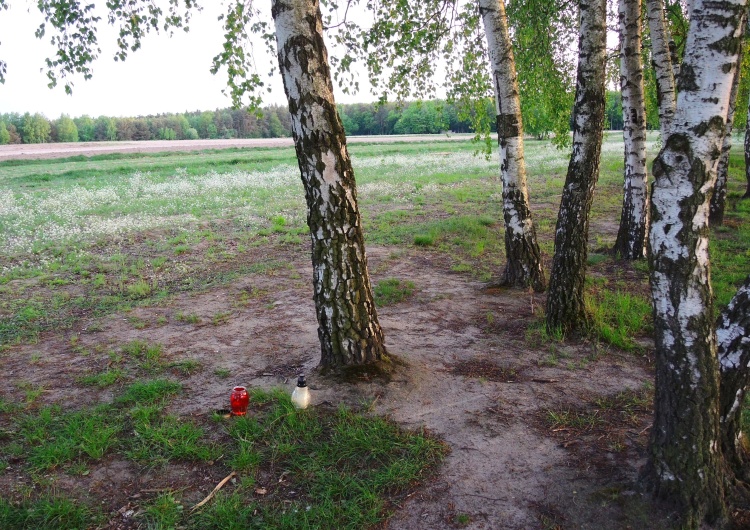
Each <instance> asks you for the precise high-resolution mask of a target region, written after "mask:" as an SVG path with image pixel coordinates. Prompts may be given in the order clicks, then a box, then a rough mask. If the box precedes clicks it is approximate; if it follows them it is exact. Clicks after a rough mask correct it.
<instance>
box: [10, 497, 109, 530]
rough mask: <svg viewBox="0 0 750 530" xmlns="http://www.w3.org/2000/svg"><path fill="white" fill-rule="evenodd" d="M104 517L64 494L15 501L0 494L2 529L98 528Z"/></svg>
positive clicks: (64, 529)
mask: <svg viewBox="0 0 750 530" xmlns="http://www.w3.org/2000/svg"><path fill="white" fill-rule="evenodd" d="M102 519H103V517H102V515H101V514H97V513H95V512H93V511H92V510H91V509H90V508H88V507H87V506H84V505H82V504H79V503H76V502H74V501H72V500H70V499H67V498H65V497H59V496H58V497H48V496H45V497H42V498H39V499H36V500H24V501H23V502H21V503H14V502H11V501H10V500H6V499H4V498H2V497H0V528H7V529H8V530H10V529H13V528H19V529H21V528H44V529H49V530H68V529H71V528H93V527H98V526H99V523H100V522H101V521H102Z"/></svg>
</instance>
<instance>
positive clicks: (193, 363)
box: [169, 359, 203, 376]
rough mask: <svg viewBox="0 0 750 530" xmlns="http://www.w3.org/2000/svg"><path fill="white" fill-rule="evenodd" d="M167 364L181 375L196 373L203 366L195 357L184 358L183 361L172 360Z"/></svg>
mask: <svg viewBox="0 0 750 530" xmlns="http://www.w3.org/2000/svg"><path fill="white" fill-rule="evenodd" d="M169 366H170V367H171V368H173V369H175V370H176V371H178V372H179V373H181V374H182V375H187V376H190V375H193V374H195V373H198V372H199V371H200V370H201V369H202V368H203V365H201V363H200V361H198V360H196V359H185V360H184V361H178V362H174V363H172V364H170V365H169Z"/></svg>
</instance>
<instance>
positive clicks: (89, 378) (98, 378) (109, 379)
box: [78, 368, 125, 388]
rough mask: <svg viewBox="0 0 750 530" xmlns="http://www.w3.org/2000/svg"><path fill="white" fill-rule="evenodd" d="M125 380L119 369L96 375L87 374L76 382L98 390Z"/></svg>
mask: <svg viewBox="0 0 750 530" xmlns="http://www.w3.org/2000/svg"><path fill="white" fill-rule="evenodd" d="M124 378H125V373H124V372H123V371H122V370H121V369H119V368H114V369H111V370H110V369H108V370H105V371H103V372H100V373H98V374H88V375H84V376H82V377H80V378H79V379H78V382H79V383H81V384H82V385H86V386H96V387H99V388H106V387H108V386H112V385H114V384H115V383H117V382H119V381H122V380H123V379H124Z"/></svg>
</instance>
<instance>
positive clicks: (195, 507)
mask: <svg viewBox="0 0 750 530" xmlns="http://www.w3.org/2000/svg"><path fill="white" fill-rule="evenodd" d="M236 474H237V473H235V472H234V471H232V472H231V473H229V475H227V476H226V477H224V480H222V481H221V482H219V483H218V484H217V485H216V487H215V488H214V490H213V491H212V492H211V493H209V494H208V496H207V497H206V498H205V499H203V500H202V501H201V502H199V503H198V504H196V505H195V506H193V507H192V509H191V510H190V511H191V512H194V511H195V510H197V509H198V508H200V507H201V506H203V505H204V504H206V503H207V502H208V501H210V500H211V499H212V498H213V496H214V495H216V492H217V491H219V490H220V489H221V488H223V487H224V484H226V483H227V482H229V479H231V478H232V477H233V476H235V475H236Z"/></svg>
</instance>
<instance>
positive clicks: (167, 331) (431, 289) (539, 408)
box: [0, 245, 660, 530]
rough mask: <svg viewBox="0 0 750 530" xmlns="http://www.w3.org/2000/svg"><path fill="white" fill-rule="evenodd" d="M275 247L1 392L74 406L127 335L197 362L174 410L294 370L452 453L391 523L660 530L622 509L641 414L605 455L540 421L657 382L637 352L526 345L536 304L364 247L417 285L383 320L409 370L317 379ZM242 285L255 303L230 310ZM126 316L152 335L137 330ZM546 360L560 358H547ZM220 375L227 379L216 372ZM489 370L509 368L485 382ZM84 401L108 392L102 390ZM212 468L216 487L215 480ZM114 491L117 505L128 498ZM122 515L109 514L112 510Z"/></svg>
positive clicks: (47, 347)
mask: <svg viewBox="0 0 750 530" xmlns="http://www.w3.org/2000/svg"><path fill="white" fill-rule="evenodd" d="M284 252H286V254H285V255H279V256H276V258H278V259H281V260H283V261H285V262H287V263H289V264H290V267H289V268H287V269H283V270H280V271H274V273H273V274H268V273H266V274H250V275H247V276H244V277H241V278H239V279H238V280H237V281H236V282H234V283H232V284H231V285H229V286H225V287H221V288H216V289H211V290H208V291H205V292H202V293H198V294H195V293H190V294H185V295H182V296H180V297H178V298H177V299H176V300H174V301H173V302H171V303H169V305H167V306H160V307H151V308H149V307H146V308H138V309H136V310H134V311H132V312H131V313H129V314H128V315H122V314H119V315H113V316H111V317H106V318H104V319H103V320H101V321H97V326H93V325H92V324H93V323H94V322H93V321H88V322H81V323H80V325H79V327H78V328H77V329H76V330H73V331H71V332H65V333H50V334H48V335H46V336H44V337H42V339H41V341H40V342H39V343H38V344H32V345H24V346H20V347H16V348H13V349H12V350H11V351H10V352H6V354H4V358H3V361H2V364H1V365H0V395H6V396H7V395H11V394H12V393H13V392H14V387H13V382H14V381H18V380H19V379H23V380H24V381H27V382H28V383H30V384H31V385H43V386H44V388H46V389H48V391H47V392H48V393H47V396H48V397H49V399H50V400H51V401H59V402H62V403H68V404H69V403H76V404H77V405H76V406H80V405H81V404H82V403H85V402H86V401H89V400H91V399H92V392H91V389H90V388H87V387H81V386H78V385H76V384H74V381H75V380H76V378H77V377H79V376H80V375H82V374H84V373H90V372H91V371H96V372H98V371H101V370H103V369H105V367H106V365H107V363H108V361H109V359H108V356H107V354H106V353H104V352H105V351H106V349H107V348H110V347H111V348H116V347H117V345H120V344H123V343H127V342H129V341H132V340H136V339H138V340H145V341H149V342H159V343H161V344H163V345H164V347H165V351H166V354H167V358H168V361H170V362H174V361H180V360H186V359H195V360H198V361H200V362H201V364H202V365H203V366H204V367H205V368H204V369H203V370H202V371H200V372H198V373H196V374H194V375H192V376H190V377H182V378H181V381H182V383H183V385H184V388H185V389H186V390H185V394H184V395H183V396H182V397H181V399H180V400H178V404H177V405H175V412H178V413H179V414H181V415H189V416H196V415H198V416H199V415H204V414H207V413H210V411H213V410H216V409H217V408H222V406H226V405H225V403H224V402H225V401H226V398H227V395H228V392H229V389H231V388H232V386H233V385H234V384H245V385H249V386H259V387H266V388H270V387H275V386H282V387H284V388H286V389H287V390H288V391H291V390H292V388H293V384H294V378H295V375H296V373H298V372H299V371H305V372H307V373H308V380H309V381H310V384H311V388H312V394H313V403H314V405H315V406H331V405H333V406H336V405H337V404H339V403H342V402H344V403H351V404H354V405H360V406H361V405H362V404H363V403H370V404H372V410H373V411H374V412H375V413H378V414H386V415H389V416H391V417H392V418H394V419H395V420H396V421H397V422H399V423H400V424H402V425H404V426H405V427H408V428H427V429H429V430H430V431H432V432H433V433H435V434H437V435H438V436H440V437H442V438H443V439H444V440H445V441H446V442H447V444H448V445H449V447H450V451H451V452H450V454H449V456H448V457H447V459H446V461H445V463H444V465H443V467H442V469H441V471H440V474H439V476H438V477H437V479H436V480H434V481H433V482H432V483H430V484H428V485H427V486H426V487H425V488H423V489H421V490H420V491H419V492H417V493H416V494H415V495H413V496H411V497H410V498H408V499H405V500H404V502H403V504H402V505H401V506H398V507H396V513H395V516H394V517H393V518H392V519H391V520H390V521H389V523H388V525H387V527H388V528H391V529H394V530H414V529H451V528H472V529H509V530H511V529H512V530H521V529H534V528H547V529H553V528H588V529H592V530H600V529H608V528H613V529H614V528H617V529H620V528H657V527H660V526H659V525H657V523H656V522H655V520H652V519H650V517H651V516H648V517H649V518H647V521H649V522H647V523H645V524H640V525H638V524H636V525H633V515H632V513H630V512H629V510H630V508H628V505H627V504H624V503H623V502H622V501H623V499H624V500H626V501H629V500H632V499H636V500H637V502H640V500H638V499H640V498H641V494H640V493H636V491H635V485H634V479H635V477H636V475H637V468H638V466H639V465H641V464H642V463H643V447H644V444H645V441H646V436H647V435H646V434H644V433H645V432H646V430H647V428H648V421H649V420H648V418H647V417H644V418H641V420H640V424H638V425H635V426H634V425H629V426H627V427H625V426H623V427H622V432H621V433H620V434H622V436H621V439H622V440H623V445H622V447H619V448H618V449H616V450H612V451H607V450H604V451H602V450H601V449H600V448H598V446H597V443H598V442H597V440H596V439H595V438H592V437H591V436H589V437H585V436H579V435H578V434H575V433H574V434H572V435H569V436H566V433H564V432H558V433H554V432H551V430H550V428H549V427H548V426H547V425H546V424H545V423H544V418H545V416H546V414H547V412H548V411H549V410H553V409H554V410H560V409H561V408H565V407H576V406H579V405H581V404H582V403H584V402H591V401H592V400H594V399H596V398H598V397H602V396H611V395H614V394H616V393H617V392H620V391H622V390H626V389H640V388H642V385H643V383H644V381H647V380H649V379H650V377H651V376H650V375H649V373H648V371H647V368H646V367H645V364H644V362H643V361H642V360H640V359H638V358H637V356H635V355H633V354H618V353H616V352H605V353H604V354H602V352H601V351H598V350H597V346H596V345H594V344H591V343H587V342H569V343H566V344H559V343H556V344H534V343H531V342H530V341H529V339H528V337H526V336H525V334H526V328H527V326H528V324H529V323H530V322H531V321H532V320H533V319H534V313H536V312H538V311H539V310H540V308H541V307H543V304H544V299H543V298H539V297H536V296H532V295H531V294H530V293H527V292H519V291H513V290H498V289H489V288H487V286H486V285H484V284H481V283H478V282H476V281H473V280H472V279H471V278H470V276H468V275H466V274H458V273H454V272H451V271H450V268H449V264H448V263H447V262H445V258H444V257H442V256H440V255H438V254H433V253H431V252H429V251H424V250H417V249H414V250H410V251H403V250H397V249H389V248H384V247H374V248H370V249H369V252H368V254H369V257H370V267H371V270H372V271H373V277H374V280H375V281H378V280H380V279H383V278H390V277H395V278H399V279H402V280H410V281H412V282H414V284H415V286H416V293H415V295H414V296H413V297H412V298H411V299H409V300H407V301H404V302H401V303H398V304H396V305H392V306H387V307H384V308H382V309H380V311H379V314H380V321H381V324H382V326H383V328H384V330H385V333H386V337H387V345H388V348H389V351H390V352H391V353H392V354H394V355H396V356H398V358H399V359H401V360H403V361H404V362H405V366H403V367H400V368H398V370H397V372H396V374H395V376H394V377H393V379H392V380H391V381H390V382H387V383H385V382H378V381H369V382H368V381H362V382H359V383H354V384H351V383H349V384H342V383H337V382H333V381H331V380H329V379H327V378H322V377H320V376H318V375H317V373H316V372H315V367H316V365H317V363H318V361H319V355H320V353H319V343H318V338H317V333H316V322H315V316H314V315H315V312H314V306H313V303H312V300H311V292H310V285H309V278H310V277H311V274H312V269H311V267H310V265H309V258H308V256H307V252H306V247H305V246H304V245H299V246H294V247H291V248H289V247H287V250H285V251H284ZM263 257H264V256H262V255H260V254H259V255H258V256H257V258H258V259H259V260H260V259H262V258H263ZM251 259H252V258H251ZM243 292H244V293H260V294H258V295H257V296H254V297H252V298H251V299H250V300H249V302H248V303H247V304H245V305H238V304H237V300H238V299H241V295H242V293H243ZM181 312H182V313H185V314H197V315H198V316H199V317H200V319H201V321H200V323H198V324H188V323H185V322H184V321H181V320H180V319H179V318H178V317H177V315H179V314H180V313H181ZM220 313H221V314H227V315H229V316H228V317H227V318H225V319H224V320H223V321H222V322H221V323H220V324H219V325H215V323H212V316H213V315H216V314H220ZM134 317H135V318H137V319H139V320H140V321H142V322H145V323H146V327H145V328H144V329H135V328H134V326H133V324H132V319H133V318H134ZM89 326H91V328H92V329H94V330H95V331H89V330H88V327H89ZM71 334H78V335H79V337H80V339H79V342H77V343H76V347H77V348H80V347H84V348H86V349H88V350H89V351H91V352H96V351H97V350H98V351H99V352H102V353H91V354H90V355H87V356H82V355H80V354H79V353H76V350H75V348H73V347H72V345H71V342H72V341H71V340H70V335H71ZM102 347H103V348H102ZM34 352H43V354H44V356H43V359H44V360H43V361H42V362H40V363H37V364H36V365H35V366H33V369H31V367H30V366H29V364H28V359H29V358H30V356H33V355H34ZM551 355H553V356H557V357H559V358H564V359H565V360H564V361H561V362H559V363H555V362H549V359H550V356H551ZM473 364H475V365H478V366H483V367H484V370H485V372H486V373H485V374H483V373H481V370H480V373H476V374H474V376H473V377H467V376H464V375H460V374H459V373H458V372H459V370H457V368H458V367H466V366H472V365H473ZM488 367H490V368H491V367H494V369H495V370H494V371H493V370H489V369H488ZM220 368H225V369H227V370H228V371H229V372H230V373H231V376H230V378H226V379H224V378H219V377H217V376H216V374H215V370H216V369H220ZM475 371H476V370H475ZM498 373H500V374H509V375H507V377H495V376H496V375H497V374H498ZM93 398H95V399H97V400H98V399H104V400H109V399H112V398H113V395H111V390H106V391H104V392H103V393H101V394H96V393H95V395H94V396H93ZM560 435H562V438H561V437H560ZM597 436H599V435H598V434H597ZM603 436H605V435H602V437H603ZM600 440H601V437H600V438H599V441H600ZM206 474H207V478H206V479H205V480H206V486H207V487H208V489H209V490H210V486H211V485H212V483H213V484H215V476H213V477H212V476H211V473H210V471H207V472H206ZM17 480H21V481H22V480H24V479H23V478H22V477H18V479H17ZM165 480H168V479H165V477H159V476H158V474H146V475H139V474H138V472H137V471H135V470H134V469H133V468H132V467H131V466H130V465H129V464H128V463H127V462H124V461H123V462H118V461H115V462H110V464H109V466H108V467H104V468H99V469H96V470H95V471H94V472H92V473H91V474H90V475H89V476H88V477H81V478H80V479H79V484H78V487H80V488H85V489H86V490H88V491H99V492H101V491H104V490H106V491H110V490H111V489H112V488H114V487H117V485H118V484H119V485H120V486H121V489H125V488H127V490H128V491H131V492H132V491H134V490H135V491H138V490H149V489H153V488H158V487H160V486H161V487H164V486H163V484H164V481H165ZM212 480H213V481H214V482H212ZM0 482H2V481H0ZM5 486H6V487H7V484H6V485H5ZM2 488H3V484H2V483H0V489H2ZM112 491H113V493H112V496H113V497H112V498H113V499H116V500H114V501H113V502H121V503H122V504H123V505H124V503H125V500H122V499H119V498H117V493H114V490H112ZM602 492H605V493H602ZM606 492H609V493H606ZM612 492H614V493H612ZM197 493H200V492H197ZM623 496H625V497H623ZM119 507H120V506H117V505H114V506H112V509H113V512H116V510H117V508H119ZM459 516H461V517H463V518H462V519H460V518H459ZM457 521H461V523H460V524H459V523H457ZM111 528H120V527H118V526H116V525H115V526H112V527H111Z"/></svg>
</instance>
